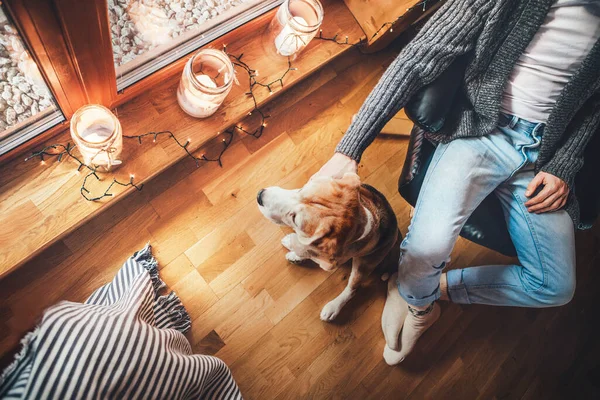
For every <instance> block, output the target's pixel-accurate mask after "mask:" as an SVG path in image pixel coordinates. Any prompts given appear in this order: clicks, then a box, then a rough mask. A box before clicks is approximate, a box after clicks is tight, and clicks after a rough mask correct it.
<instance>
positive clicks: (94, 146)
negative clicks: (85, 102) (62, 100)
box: [71, 105, 123, 169]
mask: <svg viewBox="0 0 600 400" xmlns="http://www.w3.org/2000/svg"><path fill="white" fill-rule="evenodd" d="M71 135H72V137H73V140H74V141H75V143H76V144H77V147H78V149H79V152H80V153H81V155H82V156H83V159H84V162H85V163H86V164H88V165H98V166H103V167H106V169H109V168H110V167H111V166H113V165H119V164H121V160H119V159H118V157H119V155H120V153H121V150H122V148H123V139H122V136H121V126H120V124H119V122H118V120H117V119H116V118H115V116H114V115H113V114H112V113H111V112H110V111H109V110H108V109H106V108H104V107H101V106H97V105H89V106H85V107H83V108H82V109H80V110H78V111H77V112H76V113H75V115H74V116H73V119H72V120H71Z"/></svg>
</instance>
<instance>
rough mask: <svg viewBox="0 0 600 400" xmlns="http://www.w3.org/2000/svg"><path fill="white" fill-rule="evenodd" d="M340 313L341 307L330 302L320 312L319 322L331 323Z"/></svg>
mask: <svg viewBox="0 0 600 400" xmlns="http://www.w3.org/2000/svg"><path fill="white" fill-rule="evenodd" d="M340 311H342V306H341V305H340V304H339V303H338V302H336V301H335V300H332V301H330V302H329V303H327V304H325V307H323V309H322V310H321V321H325V322H329V321H333V320H334V319H336V317H337V316H338V315H339V314H340Z"/></svg>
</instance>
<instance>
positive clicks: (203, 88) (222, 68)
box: [177, 49, 234, 118]
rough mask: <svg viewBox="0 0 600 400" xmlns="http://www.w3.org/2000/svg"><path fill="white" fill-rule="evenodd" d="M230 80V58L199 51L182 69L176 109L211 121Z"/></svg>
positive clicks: (231, 75)
mask: <svg viewBox="0 0 600 400" xmlns="http://www.w3.org/2000/svg"><path fill="white" fill-rule="evenodd" d="M233 80H234V69H233V64H232V62H231V60H230V59H229V56H228V55H227V54H225V53H224V52H223V51H221V50H214V49H202V50H200V51H198V52H197V53H196V54H195V55H194V56H193V57H192V58H190V60H189V61H188V62H187V64H186V65H185V68H184V69H183V74H182V75H181V82H180V83H179V88H178V89H177V101H178V102H179V106H180V107H181V109H182V110H183V111H185V112H186V113H187V114H189V115H191V116H192V117H196V118H206V117H210V116H211V115H213V114H214V113H215V112H216V111H217V109H218V108H219V106H220V105H221V104H222V103H223V101H224V100H225V98H226V97H227V95H228V94H229V92H230V91H231V87H232V85H233Z"/></svg>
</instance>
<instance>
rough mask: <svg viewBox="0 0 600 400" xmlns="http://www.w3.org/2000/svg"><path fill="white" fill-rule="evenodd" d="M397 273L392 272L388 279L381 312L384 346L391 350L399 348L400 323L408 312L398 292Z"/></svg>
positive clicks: (406, 305) (402, 322)
mask: <svg viewBox="0 0 600 400" xmlns="http://www.w3.org/2000/svg"><path fill="white" fill-rule="evenodd" d="M397 279H398V273H395V274H393V275H392V276H391V277H390V279H389V280H388V291H387V297H386V299H385V306H384V307H383V313H382V314H381V329H382V330H383V336H384V337H385V342H386V344H387V346H386V347H389V348H390V349H393V350H400V343H399V340H398V339H399V337H400V331H401V330H402V324H404V320H405V319H406V315H407V314H408V304H406V301H404V299H403V298H402V296H400V293H399V292H398V284H397Z"/></svg>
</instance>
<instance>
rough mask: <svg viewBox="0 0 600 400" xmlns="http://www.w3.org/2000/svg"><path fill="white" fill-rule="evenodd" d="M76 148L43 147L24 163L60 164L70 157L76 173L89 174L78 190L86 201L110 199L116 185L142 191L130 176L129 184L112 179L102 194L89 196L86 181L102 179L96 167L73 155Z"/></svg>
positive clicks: (69, 145) (56, 145)
mask: <svg viewBox="0 0 600 400" xmlns="http://www.w3.org/2000/svg"><path fill="white" fill-rule="evenodd" d="M76 147H77V146H76V145H74V144H71V143H67V144H66V145H64V144H51V145H49V146H46V147H44V148H43V149H41V150H38V151H35V152H33V153H31V155H30V156H29V157H27V158H26V159H25V161H29V160H31V159H32V158H37V157H39V158H40V160H41V163H42V164H45V163H46V160H45V158H52V157H56V159H57V160H58V161H59V162H60V161H62V160H63V158H64V157H65V155H67V156H69V157H71V158H72V159H73V160H74V161H75V162H76V163H77V164H78V166H77V171H78V172H79V171H81V170H82V169H87V170H88V171H89V172H88V173H87V174H86V175H85V177H84V178H83V182H82V183H81V188H80V189H79V191H80V193H81V196H83V198H84V199H86V200H87V201H97V200H100V199H102V198H104V197H111V196H112V195H113V194H112V193H111V192H110V190H111V189H112V188H113V186H115V185H117V186H124V187H129V186H133V187H134V188H136V189H137V190H142V187H143V186H144V185H136V184H135V183H134V182H133V178H134V176H133V175H131V176H130V177H129V182H121V181H119V180H117V179H116V178H113V180H112V182H111V183H110V184H109V185H108V187H107V188H106V189H105V190H104V193H102V194H100V195H97V196H94V195H92V194H91V191H90V190H89V189H88V188H87V186H86V185H87V183H88V179H89V178H90V177H91V176H93V177H94V178H96V180H98V181H101V180H102V179H101V178H100V176H99V175H98V172H99V171H98V167H97V166H91V165H88V164H86V163H84V162H83V161H81V159H79V157H78V156H77V155H76V154H75V153H73V150H74V149H75V148H76Z"/></svg>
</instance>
